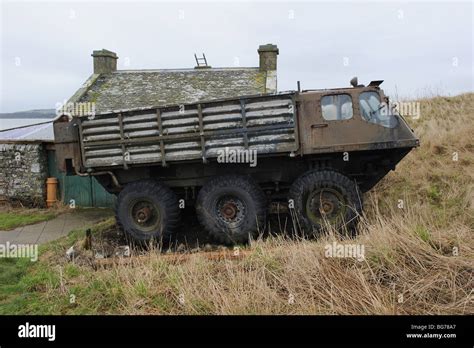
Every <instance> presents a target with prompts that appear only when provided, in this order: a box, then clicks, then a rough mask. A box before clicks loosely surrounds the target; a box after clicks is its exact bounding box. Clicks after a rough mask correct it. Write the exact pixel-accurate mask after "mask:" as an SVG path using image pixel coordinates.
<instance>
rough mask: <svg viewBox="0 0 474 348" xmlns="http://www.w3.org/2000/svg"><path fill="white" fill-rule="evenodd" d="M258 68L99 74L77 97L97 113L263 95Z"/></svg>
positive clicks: (262, 80) (261, 77)
mask: <svg viewBox="0 0 474 348" xmlns="http://www.w3.org/2000/svg"><path fill="white" fill-rule="evenodd" d="M265 84H266V74H265V72H262V71H260V70H259V69H258V68H206V69H176V70H119V71H116V72H113V73H110V74H101V75H100V76H99V77H98V78H97V79H96V80H95V81H94V83H93V84H92V85H91V86H90V87H89V88H88V89H87V91H86V92H85V94H84V95H83V96H82V97H81V98H80V101H81V102H95V103H96V104H95V108H96V112H104V111H110V110H121V109H131V108H138V107H146V106H162V105H177V104H186V103H193V102H197V101H201V100H212V99H221V98H230V97H237V96H242V95H252V94H261V93H265Z"/></svg>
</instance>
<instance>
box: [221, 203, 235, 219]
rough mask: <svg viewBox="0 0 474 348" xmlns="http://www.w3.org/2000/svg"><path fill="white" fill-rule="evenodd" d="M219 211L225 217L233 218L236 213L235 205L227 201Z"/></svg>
mask: <svg viewBox="0 0 474 348" xmlns="http://www.w3.org/2000/svg"><path fill="white" fill-rule="evenodd" d="M221 212H222V215H223V216H224V217H225V218H226V219H234V218H235V216H236V215H237V206H236V205H235V204H234V203H233V202H229V203H227V204H224V206H223V207H222V209H221Z"/></svg>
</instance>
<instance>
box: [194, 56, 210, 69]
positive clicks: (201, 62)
mask: <svg viewBox="0 0 474 348" xmlns="http://www.w3.org/2000/svg"><path fill="white" fill-rule="evenodd" d="M194 59H196V64H197V65H196V69H200V68H201V69H202V68H210V66H209V65H207V59H206V55H205V54H204V53H203V54H202V57H199V58H198V56H197V55H196V53H194Z"/></svg>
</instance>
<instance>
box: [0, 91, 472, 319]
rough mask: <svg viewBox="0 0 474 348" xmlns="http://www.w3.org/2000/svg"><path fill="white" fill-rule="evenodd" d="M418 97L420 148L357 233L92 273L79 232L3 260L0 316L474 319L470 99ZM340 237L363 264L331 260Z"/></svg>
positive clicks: (372, 198) (279, 240)
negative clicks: (34, 253)
mask: <svg viewBox="0 0 474 348" xmlns="http://www.w3.org/2000/svg"><path fill="white" fill-rule="evenodd" d="M420 102H421V118H420V119H419V120H409V122H410V123H411V124H412V126H413V127H414V129H415V131H416V133H417V135H419V136H420V138H421V144H422V145H421V147H420V148H418V149H416V150H414V151H412V152H411V153H410V154H409V155H408V156H407V157H406V158H405V159H404V160H403V161H402V162H401V163H400V164H399V165H398V166H397V169H396V171H395V172H392V173H390V174H389V175H388V176H387V177H386V178H385V179H384V180H383V181H382V182H381V183H379V184H378V185H377V186H376V187H375V188H374V189H373V190H372V191H371V192H370V193H369V194H368V195H367V196H366V199H365V201H366V206H365V211H366V215H365V216H364V217H363V219H362V221H361V223H360V234H359V236H358V237H356V238H354V239H341V238H340V237H337V236H336V235H334V234H333V233H329V234H328V235H326V236H324V237H322V238H320V239H319V240H316V241H315V240H304V239H303V240H292V239H288V238H285V237H282V236H278V237H270V238H267V239H265V240H260V239H259V240H256V241H254V242H253V243H252V244H251V245H250V246H249V247H248V250H247V253H248V254H247V256H246V257H245V258H242V259H238V260H230V259H227V260H209V259H207V258H206V257H205V256H204V255H203V254H204V253H198V254H192V255H190V256H189V257H188V258H187V259H186V261H182V262H174V261H170V260H169V259H166V258H164V257H163V256H160V255H159V254H157V253H149V254H148V255H147V256H145V257H140V258H136V261H135V262H134V264H133V265H127V266H111V267H107V268H98V269H94V268H92V267H90V265H88V264H87V263H80V262H76V263H70V262H67V261H66V260H65V258H64V252H65V250H66V249H67V248H68V247H69V246H70V245H71V244H72V243H74V242H79V241H81V240H82V239H83V238H84V233H85V232H84V231H81V230H78V231H74V232H73V233H71V234H70V235H69V236H68V237H67V238H64V239H61V240H58V241H55V242H53V243H50V244H48V245H46V246H44V247H42V248H41V249H40V252H41V257H40V260H39V261H38V262H36V263H34V264H32V263H30V262H29V261H26V260H5V259H4V260H0V271H1V272H0V313H2V314H5V313H17V314H43V313H45V314H86V313H87V314H96V313H103V314H410V315H411V314H466V313H473V312H474V303H473V295H474V293H473V289H474V266H473V264H474V234H473V231H474V216H473V207H474V195H473V192H474V191H473V190H474V185H473V182H474V180H473V175H474V153H473V150H474V146H473V144H472V134H474V94H464V95H460V96H456V97H449V98H446V97H437V98H432V99H423V100H421V101H420ZM453 153H457V161H456V160H453ZM400 200H402V201H403V203H404V204H403V209H400V208H399V201H400ZM112 225H113V220H108V221H105V222H103V223H101V224H99V225H97V226H95V228H94V230H93V233H94V234H99V233H102V232H103V231H106V230H107V229H108V228H110V227H111V226H112ZM334 241H337V243H343V244H358V245H363V246H364V248H365V258H364V259H363V260H362V261H358V260H357V259H355V258H350V257H346V258H334V257H333V258H331V257H325V247H326V246H327V245H328V244H331V243H333V242H334ZM71 295H73V296H71ZM72 299H73V300H72Z"/></svg>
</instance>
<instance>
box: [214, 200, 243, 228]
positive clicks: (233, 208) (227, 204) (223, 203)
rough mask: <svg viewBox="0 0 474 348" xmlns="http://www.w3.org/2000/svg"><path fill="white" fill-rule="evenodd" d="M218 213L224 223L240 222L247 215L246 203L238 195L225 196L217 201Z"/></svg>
mask: <svg viewBox="0 0 474 348" xmlns="http://www.w3.org/2000/svg"><path fill="white" fill-rule="evenodd" d="M216 213H217V217H218V218H219V220H221V221H222V222H223V223H226V224H229V223H232V224H235V223H237V224H238V223H240V222H241V221H242V220H243V219H244V216H245V205H244V203H243V202H242V201H241V200H240V199H239V198H237V197H234V196H225V197H222V198H221V199H219V200H218V201H217V202H216Z"/></svg>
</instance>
